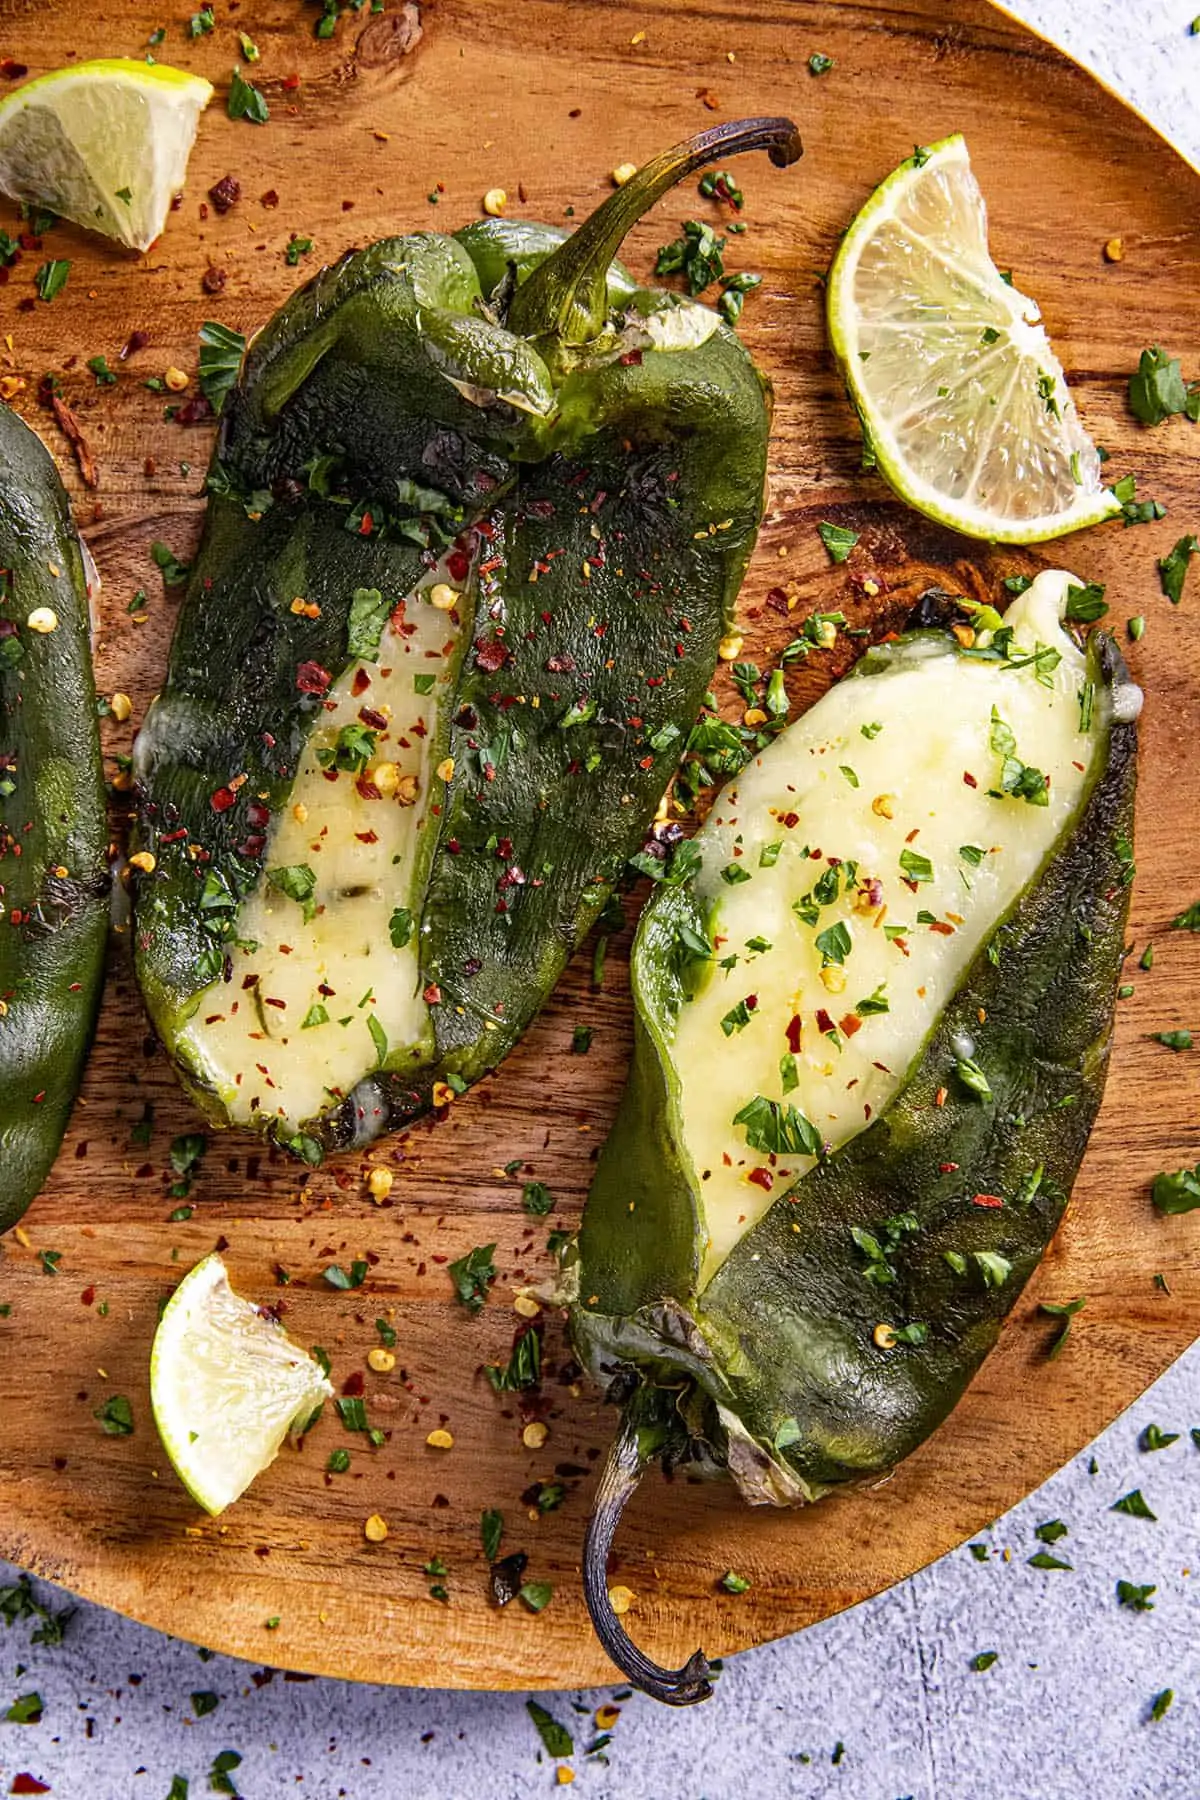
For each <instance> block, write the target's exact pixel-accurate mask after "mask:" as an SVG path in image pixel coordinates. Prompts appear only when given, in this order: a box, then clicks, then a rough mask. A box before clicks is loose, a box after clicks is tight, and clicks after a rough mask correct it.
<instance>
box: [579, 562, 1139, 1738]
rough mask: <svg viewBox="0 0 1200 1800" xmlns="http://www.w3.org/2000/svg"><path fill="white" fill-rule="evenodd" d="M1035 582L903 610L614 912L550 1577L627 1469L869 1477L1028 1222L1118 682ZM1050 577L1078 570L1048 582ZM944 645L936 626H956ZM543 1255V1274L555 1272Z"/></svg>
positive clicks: (1019, 1270)
mask: <svg viewBox="0 0 1200 1800" xmlns="http://www.w3.org/2000/svg"><path fill="white" fill-rule="evenodd" d="M1071 586H1072V583H1071V578H1070V577H1069V576H1067V575H1062V574H1058V573H1052V572H1051V573H1046V574H1043V575H1041V576H1039V577H1038V579H1037V580H1036V581H1035V582H1034V584H1033V585H1032V586H1031V587H1030V588H1029V589H1028V591H1027V592H1026V593H1025V594H1024V595H1023V596H1022V597H1021V598H1020V599H1019V600H1017V601H1016V602H1014V604H1013V605H1012V606H1011V607H1010V608H1009V610H1008V612H1007V614H1006V615H1005V617H1004V620H1003V623H1001V621H1000V618H999V616H998V615H996V614H995V613H991V614H990V615H989V614H984V615H982V616H981V617H980V616H977V620H976V623H977V626H978V625H980V624H981V623H982V622H986V623H987V624H989V625H990V626H991V629H990V630H983V629H980V630H979V631H978V635H977V636H976V637H975V640H974V642H969V641H968V642H967V643H966V644H963V643H960V642H959V641H958V638H957V637H956V636H955V635H953V634H952V633H951V632H950V631H949V630H945V629H936V628H934V629H923V630H915V631H912V632H909V633H907V634H905V635H903V636H902V637H900V638H899V639H898V640H897V641H895V642H891V643H888V644H885V645H882V646H879V647H877V648H874V649H872V650H870V651H869V652H868V653H867V654H866V655H865V656H864V657H863V658H862V660H861V661H860V662H859V664H858V665H857V667H856V669H855V671H854V672H853V674H852V675H850V676H849V677H848V678H847V679H845V680H843V681H842V682H841V683H839V684H838V685H837V686H836V687H834V688H833V689H832V690H831V691H830V692H829V693H828V694H826V695H825V696H824V697H823V698H822V699H821V700H820V701H819V702H818V703H817V704H816V705H815V706H814V707H813V708H812V710H811V711H810V712H808V713H807V714H806V715H805V716H804V717H802V718H801V719H799V720H798V721H797V722H796V723H795V724H793V725H791V726H790V727H789V728H788V729H787V730H786V731H785V732H783V733H782V735H781V736H780V737H779V738H778V739H777V740H776V741H775V742H774V743H773V744H772V745H771V746H770V748H768V749H767V750H766V751H765V752H763V753H762V754H761V755H759V756H756V757H755V758H754V760H753V761H752V762H751V763H750V764H749V765H748V766H747V767H746V768H745V769H744V770H743V772H742V773H741V775H740V776H738V777H737V778H736V779H735V780H734V781H732V782H731V783H730V784H729V786H728V787H727V788H726V789H725V790H724V791H723V793H722V794H721V796H720V797H719V799H718V801H717V803H716V806H715V808H714V810H713V812H712V814H711V816H710V818H709V819H708V821H707V823H706V824H705V826H704V827H703V829H702V830H701V831H700V832H699V834H698V835H697V837H696V838H695V839H693V840H691V842H690V843H688V844H686V845H684V846H682V847H681V853H677V857H676V861H675V864H674V868H673V870H672V871H671V872H670V874H669V875H668V877H667V879H666V881H665V882H664V883H663V884H662V885H661V886H660V887H659V888H658V890H657V891H656V892H655V894H654V896H653V898H652V899H651V901H650V903H649V905H648V906H647V908H646V910H645V912H644V914H643V916H642V920H641V923H640V926H639V930H638V936H637V940H636V944H635V949H634V958H633V987H634V995H635V1000H636V1008H637V1010H636V1042H635V1052H634V1062H633V1069H632V1073H631V1076H630V1079H629V1084H628V1087H627V1089H626V1092H625V1096H624V1100H623V1102H622V1104H621V1109H620V1111H619V1113H618V1116H617V1120H616V1124H615V1125H614V1128H613V1131H612V1134H611V1136H610V1137H609V1139H608V1142H607V1144H606V1146H605V1149H604V1151H603V1153H602V1156H601V1159H600V1163H599V1165H598V1168H597V1172H596V1178H595V1183H594V1186H593V1189H592V1192H591V1195H590V1197H589V1199H588V1204H587V1208H586V1211H585V1214H584V1220H583V1226H582V1230H581V1234H580V1238H579V1244H578V1250H577V1253H575V1255H576V1260H575V1261H574V1263H573V1265H570V1266H569V1267H568V1270H567V1273H568V1274H569V1275H570V1277H571V1282H572V1285H573V1286H574V1284H575V1283H577V1284H578V1285H577V1294H576V1299H575V1305H574V1311H573V1330H574V1336H575V1341H576V1344H577V1346H578V1350H579V1354H580V1356H581V1359H582V1360H584V1361H585V1362H586V1363H587V1365H588V1366H589V1367H590V1368H591V1370H592V1371H593V1373H594V1374H595V1375H596V1376H598V1377H599V1378H600V1379H601V1380H604V1381H606V1382H609V1383H611V1384H613V1397H614V1398H618V1399H622V1400H623V1402H624V1408H625V1410H624V1416H623V1420H622V1424H621V1428H620V1433H619V1436H618V1439H617V1442H616V1444H615V1446H614V1449H613V1452H612V1455H611V1457H610V1460H609V1462H608V1464H607V1466H606V1468H605V1471H604V1473H603V1475H602V1477H601V1480H600V1484H599V1489H598V1493H597V1497H596V1502H595V1511H594V1514H593V1518H592V1522H591V1525H590V1527H589V1536H588V1544H587V1550H586V1556H585V1584H586V1587H587V1593H588V1601H589V1605H590V1607H591V1610H592V1615H593V1618H594V1620H595V1623H596V1626H597V1629H598V1631H599V1633H600V1636H601V1638H602V1640H603V1642H604V1644H605V1647H606V1648H607V1650H608V1651H609V1653H610V1655H611V1656H612V1657H613V1658H614V1660H615V1661H616V1662H617V1663H618V1664H620V1666H621V1667H622V1668H623V1669H624V1671H625V1672H626V1674H627V1675H628V1676H629V1677H630V1678H631V1679H632V1680H634V1681H636V1682H637V1683H639V1685H641V1686H642V1687H644V1688H645V1689H646V1690H647V1691H648V1692H650V1693H652V1694H655V1695H657V1696H658V1697H659V1698H660V1699H663V1700H667V1701H669V1702H672V1703H674V1704H687V1703H688V1702H690V1701H693V1700H698V1699H702V1698H704V1696H705V1695H706V1694H707V1692H708V1691H709V1689H708V1682H707V1678H706V1677H707V1668H706V1665H705V1663H704V1659H703V1656H702V1655H700V1653H699V1652H697V1655H696V1657H694V1658H693V1659H692V1661H691V1662H690V1663H689V1664H688V1665H687V1666H686V1667H685V1668H684V1669H681V1670H677V1671H670V1670H664V1669H660V1668H657V1667H656V1666H655V1665H654V1664H653V1663H651V1662H650V1661H649V1660H648V1659H647V1658H646V1657H645V1656H644V1655H642V1653H641V1652H640V1651H639V1650H637V1648H636V1647H635V1646H634V1645H633V1644H632V1643H631V1642H630V1641H629V1639H628V1638H627V1637H626V1635H625V1633H624V1631H623V1630H622V1628H621V1625H620V1624H619V1622H618V1620H617V1619H616V1618H615V1617H614V1616H613V1613H612V1609H611V1606H610V1604H609V1601H608V1595H607V1581H606V1563H607V1555H608V1550H609V1547H610V1545H611V1542H612V1539H613V1534H614V1531H615V1528H616V1523H617V1519H618V1517H619V1515H620V1511H621V1508H622V1506H623V1505H624V1503H625V1501H626V1499H627V1498H628V1496H629V1494H630V1493H631V1492H632V1490H633V1488H634V1487H635V1486H636V1484H637V1481H638V1479H639V1477H640V1476H641V1474H642V1472H643V1470H644V1469H645V1467H646V1466H647V1464H648V1463H649V1462H650V1461H651V1460H652V1459H654V1458H656V1457H657V1458H662V1459H663V1460H664V1461H665V1462H666V1463H667V1464H668V1465H669V1464H671V1463H673V1462H678V1461H680V1460H683V1459H689V1460H694V1461H695V1460H698V1461H699V1462H701V1463H707V1464H708V1465H710V1466H715V1467H717V1468H718V1469H723V1470H726V1471H727V1472H728V1473H729V1474H730V1475H731V1476H732V1477H733V1479H734V1481H735V1482H736V1483H737V1485H738V1487H739V1488H740V1490H741V1492H742V1494H743V1495H744V1496H745V1498H746V1499H747V1500H749V1501H751V1502H754V1503H760V1502H768V1503H771V1504H775V1505H789V1504H794V1503H800V1502H805V1501H813V1500H816V1499H818V1498H820V1496H821V1495H823V1494H826V1493H828V1492H830V1491H831V1490H833V1489H836V1488H837V1487H839V1486H840V1485H842V1484H844V1483H847V1482H854V1481H859V1480H862V1479H864V1478H871V1479H874V1478H878V1477H879V1476H880V1475H882V1474H883V1473H885V1472H886V1471H887V1470H888V1469H890V1468H891V1467H892V1466H893V1464H895V1463H896V1462H898V1461H899V1460H900V1458H902V1457H904V1456H907V1455H908V1453H909V1452H910V1451H911V1450H913V1449H915V1447H916V1446H917V1445H918V1444H920V1443H921V1442H922V1440H923V1439H924V1438H925V1437H927V1436H928V1435H929V1433H930V1432H931V1431H932V1430H933V1429H934V1428H935V1426H937V1425H938V1424H939V1423H940V1422H941V1421H942V1420H943V1419H944V1418H945V1417H946V1415H947V1413H949V1411H950V1410H951V1408H952V1407H953V1406H954V1405H955V1403H956V1402H957V1400H958V1399H959V1397H960V1396H961V1394H962V1393H963V1390H964V1389H965V1387H966V1386H967V1383H968V1382H969V1381H970V1379H971V1377H972V1375H973V1374H974V1373H975V1371H976V1369H977V1368H978V1367H979V1364H980V1362H981V1361H982V1359H983V1357H984V1356H985V1355H986V1354H987V1351H988V1350H989V1349H990V1348H991V1346H992V1344H993V1343H994V1342H995V1341H996V1337H997V1335H998V1333H999V1330H1000V1326H1001V1323H1002V1321H1003V1319H1004V1317H1005V1315H1006V1314H1007V1313H1008V1311H1009V1310H1010V1308H1011V1307H1012V1305H1013V1303H1014V1301H1015V1300H1016V1298H1017V1296H1018V1295H1019V1294H1020V1292H1021V1289H1022V1288H1023V1286H1024V1285H1025V1282H1026V1281H1027V1280H1028V1278H1029V1276H1030V1275H1031V1274H1032V1273H1033V1271H1034V1269H1035V1268H1036V1267H1037V1264H1038V1261H1039V1259H1040V1257H1041V1256H1042V1253H1043V1252H1044V1251H1045V1249H1046V1246H1047V1245H1048V1243H1049V1242H1050V1239H1051V1237H1052V1236H1053V1234H1054V1231H1055V1229H1056V1227H1057V1225H1058V1222H1059V1220H1060V1218H1061V1217H1062V1213H1063V1209H1064V1207H1065V1205H1066V1203H1067V1197H1068V1195H1069V1193H1070V1191H1071V1184H1072V1182H1073V1181H1074V1179H1075V1175H1076V1172H1077V1170H1078V1168H1079V1163H1080V1160H1081V1158H1082V1156H1083V1152H1084V1149H1085V1146H1086V1144H1087V1140H1088V1133H1089V1131H1090V1129H1091V1125H1092V1121H1093V1119H1094V1118H1095V1115H1096V1110H1097V1108H1098V1106H1099V1104H1100V1097H1101V1093H1102V1090H1103V1085H1104V1076H1105V1069H1106V1065H1107V1061H1108V1053H1109V1042H1110V1036H1111V1031H1112V1020H1113V1007H1114V1002H1115V990H1116V981H1117V974H1118V969H1119V966H1120V960H1121V954H1122V947H1123V941H1124V927H1125V919H1126V913H1127V909H1128V894H1129V881H1130V878H1131V875H1132V851H1131V839H1132V817H1133V796H1134V780H1135V767H1136V728H1135V723H1134V721H1135V720H1136V717H1137V713H1138V710H1139V706H1140V700H1141V695H1140V693H1139V691H1138V689H1137V688H1136V687H1134V686H1133V685H1132V684H1131V683H1130V681H1129V678H1128V676H1127V674H1126V671H1125V669H1124V666H1123V664H1122V661H1121V658H1120V655H1119V653H1118V651H1117V650H1116V647H1115V645H1114V643H1113V641H1112V639H1111V638H1109V637H1107V636H1103V635H1100V634H1093V635H1092V637H1091V638H1090V640H1089V641H1088V643H1087V644H1086V646H1083V645H1080V644H1079V643H1077V642H1076V641H1075V639H1074V637H1073V636H1072V634H1071V633H1070V632H1069V631H1068V630H1066V629H1064V627H1063V625H1062V624H1061V623H1060V620H1061V619H1062V617H1063V615H1064V610H1065V607H1066V603H1067V597H1068V595H1069V592H1070V589H1071ZM1077 592H1078V589H1077ZM959 634H960V636H968V635H969V634H965V633H963V632H962V628H961V626H960V628H959ZM568 1260H569V1259H568Z"/></svg>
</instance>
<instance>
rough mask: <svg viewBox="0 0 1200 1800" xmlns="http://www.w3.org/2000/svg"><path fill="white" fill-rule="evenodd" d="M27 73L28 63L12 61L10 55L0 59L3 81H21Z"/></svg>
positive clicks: (0, 72) (0, 73)
mask: <svg viewBox="0 0 1200 1800" xmlns="http://www.w3.org/2000/svg"><path fill="white" fill-rule="evenodd" d="M28 73H29V64H28V63H23V62H14V61H13V59H12V57H11V56H6V57H4V59H3V60H2V61H0V75H3V77H4V79H5V81H23V80H24V79H25V77H26V75H28Z"/></svg>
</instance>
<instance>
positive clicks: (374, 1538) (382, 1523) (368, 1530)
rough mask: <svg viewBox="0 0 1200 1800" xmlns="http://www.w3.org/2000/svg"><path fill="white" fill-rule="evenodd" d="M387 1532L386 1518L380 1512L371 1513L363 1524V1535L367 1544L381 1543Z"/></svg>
mask: <svg viewBox="0 0 1200 1800" xmlns="http://www.w3.org/2000/svg"><path fill="white" fill-rule="evenodd" d="M387 1534H388V1528H387V1520H386V1519H385V1518H384V1517H383V1516H382V1515H381V1514H380V1513H372V1514H371V1516H370V1518H369V1519H368V1520H367V1521H366V1523H365V1524H364V1525H363V1536H364V1537H365V1538H366V1540H367V1542H368V1544H382V1543H383V1541H384V1539H385V1538H386V1537H387Z"/></svg>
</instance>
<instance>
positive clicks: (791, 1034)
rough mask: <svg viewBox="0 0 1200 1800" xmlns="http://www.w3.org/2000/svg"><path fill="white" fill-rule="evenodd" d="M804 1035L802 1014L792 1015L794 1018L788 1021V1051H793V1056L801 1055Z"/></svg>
mask: <svg viewBox="0 0 1200 1800" xmlns="http://www.w3.org/2000/svg"><path fill="white" fill-rule="evenodd" d="M803 1035H804V1026H803V1024H802V1022H801V1019H800V1014H799V1013H794V1014H793V1015H792V1017H791V1018H790V1019H789V1020H788V1022H787V1027H786V1036H787V1042H788V1049H789V1050H790V1051H791V1053H792V1055H793V1056H799V1054H800V1042H801V1039H802V1037H803Z"/></svg>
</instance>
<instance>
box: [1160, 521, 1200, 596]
mask: <svg viewBox="0 0 1200 1800" xmlns="http://www.w3.org/2000/svg"><path fill="white" fill-rule="evenodd" d="M1197 550H1200V541H1197V539H1196V538H1195V537H1194V536H1193V535H1192V534H1191V532H1189V533H1188V535H1187V536H1186V537H1181V538H1180V539H1179V540H1178V542H1177V543H1176V545H1175V548H1174V549H1173V550H1172V551H1170V552H1169V553H1168V554H1167V555H1166V556H1164V557H1161V558H1160V559H1159V564H1158V579H1159V585H1160V586H1161V588H1162V591H1163V593H1164V594H1165V595H1166V596H1167V599H1168V600H1169V601H1170V602H1171V605H1172V606H1178V605H1179V602H1180V601H1181V600H1182V599H1183V584H1184V581H1185V580H1186V578H1187V572H1188V565H1189V564H1190V562H1191V560H1192V558H1193V556H1195V554H1196V552H1197Z"/></svg>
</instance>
